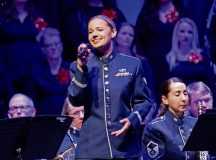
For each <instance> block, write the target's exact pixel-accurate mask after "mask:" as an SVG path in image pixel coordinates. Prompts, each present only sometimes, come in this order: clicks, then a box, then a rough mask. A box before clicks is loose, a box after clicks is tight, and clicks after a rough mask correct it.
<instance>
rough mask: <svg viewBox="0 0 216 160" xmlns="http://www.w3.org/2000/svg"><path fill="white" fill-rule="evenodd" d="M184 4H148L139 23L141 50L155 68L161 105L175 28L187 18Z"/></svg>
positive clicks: (175, 0) (155, 0) (170, 0)
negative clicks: (181, 19) (180, 19)
mask: <svg viewBox="0 0 216 160" xmlns="http://www.w3.org/2000/svg"><path fill="white" fill-rule="evenodd" d="M181 3H182V1H181V0H146V2H145V3H144V5H143V8H142V10H141V11H140V13H139V16H138V18H137V22H136V28H135V34H136V37H137V50H138V51H139V52H141V53H143V55H144V56H145V57H146V58H147V59H148V61H149V63H150V65H151V68H152V71H153V78H154V87H155V96H156V101H157V103H158V105H159V103H160V86H161V83H162V82H163V81H165V80H166V79H167V78H168V73H169V66H168V64H167V61H166V54H167V53H168V52H169V50H170V48H171V39H172V32H173V28H174V26H175V23H176V22H177V20H178V19H179V18H181V17H182V16H185V14H187V13H186V11H185V9H184V8H183V7H182V4H181Z"/></svg>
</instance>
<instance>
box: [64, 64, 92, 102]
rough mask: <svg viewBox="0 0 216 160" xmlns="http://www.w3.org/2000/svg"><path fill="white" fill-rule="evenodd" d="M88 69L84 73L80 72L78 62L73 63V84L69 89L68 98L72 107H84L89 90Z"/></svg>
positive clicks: (71, 68)
mask: <svg viewBox="0 0 216 160" xmlns="http://www.w3.org/2000/svg"><path fill="white" fill-rule="evenodd" d="M87 74H88V70H87V67H86V68H85V69H84V72H81V71H79V69H78V68H77V65H76V62H73V63H72V64H71V66H70V78H71V84H70V86H69V87H68V98H69V101H70V102H71V104H72V105H74V106H82V105H84V104H83V102H85V97H86V93H87V92H86V89H87V78H88V77H87Z"/></svg>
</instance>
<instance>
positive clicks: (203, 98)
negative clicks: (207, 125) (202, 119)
mask: <svg viewBox="0 0 216 160" xmlns="http://www.w3.org/2000/svg"><path fill="white" fill-rule="evenodd" d="M190 97H191V99H190V103H189V111H190V112H191V114H192V116H193V117H198V115H199V114H198V105H201V106H202V108H201V109H202V113H205V112H206V109H212V108H213V99H212V95H211V94H210V93H206V94H192V95H191V96H190Z"/></svg>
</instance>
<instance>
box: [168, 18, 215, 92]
mask: <svg viewBox="0 0 216 160" xmlns="http://www.w3.org/2000/svg"><path fill="white" fill-rule="evenodd" d="M166 58H167V62H168V64H169V70H170V75H169V76H170V77H172V76H177V77H179V78H181V79H183V80H184V81H185V83H186V84H187V85H188V84H190V83H192V82H196V81H202V82H204V83H205V84H207V85H208V86H209V87H210V88H211V90H212V92H213V93H215V84H214V83H215V82H214V72H213V69H212V66H211V60H210V58H209V56H208V54H207V53H206V52H204V51H203V50H202V49H201V48H199V39H198V32H197V27H196V24H195V23H194V21H193V20H191V19H189V18H182V19H180V20H179V21H178V22H177V23H176V26H175V28H174V31H173V37H172V48H171V51H170V52H169V53H168V54H167V56H166Z"/></svg>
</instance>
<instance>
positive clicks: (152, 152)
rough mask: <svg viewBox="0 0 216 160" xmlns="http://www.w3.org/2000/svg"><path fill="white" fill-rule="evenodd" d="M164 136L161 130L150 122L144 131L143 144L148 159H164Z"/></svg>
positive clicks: (145, 156)
mask: <svg viewBox="0 0 216 160" xmlns="http://www.w3.org/2000/svg"><path fill="white" fill-rule="evenodd" d="M164 143H165V142H164V140H163V136H162V134H161V132H160V131H158V130H157V129H156V128H154V127H153V125H152V124H151V123H149V124H148V125H147V126H146V127H145V129H144V132H143V136H142V145H143V150H144V158H145V159H146V160H147V159H148V160H151V159H154V160H162V159H163V160H164V159H165V157H164V156H165V145H164Z"/></svg>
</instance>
